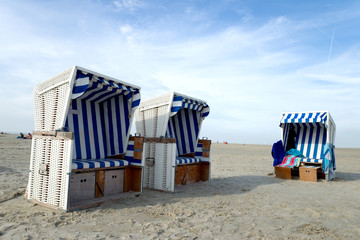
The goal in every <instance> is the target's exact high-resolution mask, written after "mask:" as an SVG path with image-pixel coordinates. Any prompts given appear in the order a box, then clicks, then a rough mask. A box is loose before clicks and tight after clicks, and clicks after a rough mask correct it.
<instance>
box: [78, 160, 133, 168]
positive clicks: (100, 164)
mask: <svg viewBox="0 0 360 240" xmlns="http://www.w3.org/2000/svg"><path fill="white" fill-rule="evenodd" d="M127 165H129V162H128V161H125V160H120V159H112V158H106V159H91V160H73V162H72V165H71V167H72V169H92V168H108V167H122V166H127Z"/></svg>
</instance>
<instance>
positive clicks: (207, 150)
mask: <svg viewBox="0 0 360 240" xmlns="http://www.w3.org/2000/svg"><path fill="white" fill-rule="evenodd" d="M199 143H202V149H203V153H202V156H203V157H209V156H210V146H211V140H199ZM204 150H205V151H204Z"/></svg>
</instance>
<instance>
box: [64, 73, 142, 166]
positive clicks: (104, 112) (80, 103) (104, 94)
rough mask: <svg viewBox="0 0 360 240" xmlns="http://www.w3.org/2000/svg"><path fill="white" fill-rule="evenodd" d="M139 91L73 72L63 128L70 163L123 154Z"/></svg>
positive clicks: (137, 103) (111, 81)
mask: <svg viewBox="0 0 360 240" xmlns="http://www.w3.org/2000/svg"><path fill="white" fill-rule="evenodd" d="M139 104H140V89H137V88H132V87H129V86H126V85H124V84H122V83H119V82H116V81H113V80H110V79H104V78H103V77H100V76H96V75H94V74H91V73H87V72H83V71H80V70H77V73H76V79H75V83H74V88H73V91H72V101H71V105H70V108H69V111H68V114H67V119H66V123H65V127H67V128H68V129H69V131H71V132H73V133H74V142H75V148H74V151H73V158H74V159H104V158H107V157H109V156H113V155H119V154H122V153H124V152H125V151H126V147H127V144H128V139H129V134H130V125H131V122H132V117H133V116H132V115H133V112H134V111H135V108H136V107H137V106H139Z"/></svg>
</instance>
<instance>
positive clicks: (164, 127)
mask: <svg viewBox="0 0 360 240" xmlns="http://www.w3.org/2000/svg"><path fill="white" fill-rule="evenodd" d="M209 112H210V108H209V106H208V105H207V103H206V102H205V101H203V100H199V99H196V98H193V97H189V96H186V95H184V94H179V93H174V92H172V93H168V94H165V95H162V96H159V97H156V98H153V99H149V100H147V101H142V102H141V104H140V107H139V108H138V109H137V110H136V112H135V119H136V121H135V123H136V129H137V132H139V133H141V135H142V136H144V137H145V138H146V139H145V142H146V143H147V152H146V159H147V162H146V164H145V168H144V186H145V187H148V188H154V189H160V190H166V191H174V186H175V185H179V184H186V183H192V182H198V181H200V180H202V181H208V180H210V145H211V141H210V140H207V139H202V140H199V135H200V130H201V125H202V122H203V120H204V119H205V118H206V117H207V116H208V115H209Z"/></svg>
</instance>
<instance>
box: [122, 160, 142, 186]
mask: <svg viewBox="0 0 360 240" xmlns="http://www.w3.org/2000/svg"><path fill="white" fill-rule="evenodd" d="M141 176H142V167H137V166H130V167H126V168H125V179H124V192H129V191H133V192H141V184H142V179H141Z"/></svg>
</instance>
